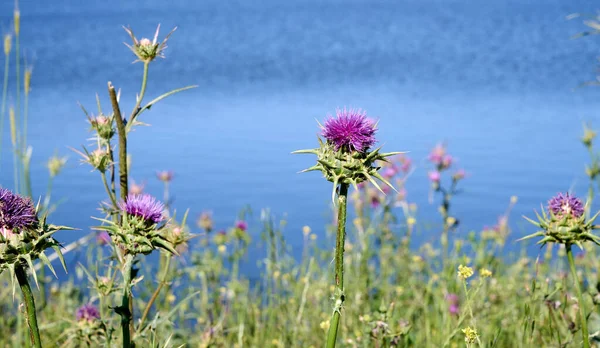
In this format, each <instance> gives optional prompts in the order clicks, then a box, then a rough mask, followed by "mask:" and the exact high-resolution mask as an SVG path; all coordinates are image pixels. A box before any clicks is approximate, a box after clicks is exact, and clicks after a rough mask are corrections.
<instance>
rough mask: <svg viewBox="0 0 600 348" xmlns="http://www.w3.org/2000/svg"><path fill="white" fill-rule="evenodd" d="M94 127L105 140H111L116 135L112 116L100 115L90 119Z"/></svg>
mask: <svg viewBox="0 0 600 348" xmlns="http://www.w3.org/2000/svg"><path fill="white" fill-rule="evenodd" d="M89 122H90V124H91V125H92V129H93V130H95V131H96V133H98V136H99V137H100V138H101V139H104V140H110V139H112V137H113V136H114V135H115V129H114V127H113V120H112V118H111V117H106V116H104V115H99V116H97V117H91V118H90V119H89Z"/></svg>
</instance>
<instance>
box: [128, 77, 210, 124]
mask: <svg viewBox="0 0 600 348" xmlns="http://www.w3.org/2000/svg"><path fill="white" fill-rule="evenodd" d="M196 87H198V86H197V85H192V86H186V87H182V88H178V89H174V90H172V91H170V92H167V93H165V94H162V95H160V96H158V97H156V98H154V99H152V100H151V101H150V102H148V104H146V105H145V106H144V107H142V108H141V109H140V111H138V112H137V113H136V114H135V116H134V117H138V116H139V115H140V114H141V113H142V112H144V111H145V110H147V109H150V108H151V107H152V105H154V104H156V103H158V102H159V101H161V100H163V99H165V98H166V97H168V96H171V95H173V94H175V93H179V92H183V91H185V90H188V89H192V88H196ZM133 121H135V119H134V120H133ZM133 123H134V122H127V127H126V131H127V132H129V131H130V130H131V127H132V126H133Z"/></svg>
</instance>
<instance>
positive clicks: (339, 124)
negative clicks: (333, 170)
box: [322, 108, 377, 152]
mask: <svg viewBox="0 0 600 348" xmlns="http://www.w3.org/2000/svg"><path fill="white" fill-rule="evenodd" d="M376 131H377V129H376V127H375V124H374V122H373V121H371V120H370V119H368V118H367V114H366V112H364V111H362V110H360V109H357V110H354V109H349V110H348V109H346V108H344V109H343V110H341V109H338V110H336V117H331V116H330V117H329V118H328V119H327V120H326V121H325V125H324V126H323V132H322V135H323V137H324V138H325V139H327V141H328V142H330V143H331V144H333V145H334V147H335V149H336V150H340V149H342V150H344V151H347V152H355V151H357V152H366V151H368V150H369V148H370V147H371V146H373V145H374V144H375V142H376V139H375V132H376Z"/></svg>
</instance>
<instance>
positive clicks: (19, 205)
mask: <svg viewBox="0 0 600 348" xmlns="http://www.w3.org/2000/svg"><path fill="white" fill-rule="evenodd" d="M66 229H69V228H67V227H59V226H53V225H48V224H46V217H45V216H44V217H42V218H41V219H38V217H37V212H36V208H35V207H34V205H33V202H32V201H31V199H29V198H25V197H22V196H20V195H18V194H15V193H13V192H11V191H9V190H7V189H5V188H0V273H1V272H2V271H4V270H6V269H8V271H9V272H10V275H11V279H15V278H16V279H17V282H18V284H19V287H20V288H21V292H22V293H23V300H24V303H25V309H26V311H27V324H28V326H29V333H30V338H31V342H32V344H33V345H34V346H35V347H41V339H40V333H39V329H38V325H37V315H36V310H35V301H34V298H33V293H32V291H31V287H30V286H29V280H28V278H27V268H29V269H31V274H32V276H33V279H34V281H35V283H36V284H37V276H36V273H35V269H34V267H33V261H35V260H36V259H40V260H41V261H42V263H43V264H45V265H46V266H48V268H50V270H51V271H52V273H54V275H56V273H55V272H54V268H53V267H52V264H51V263H50V260H49V259H48V257H47V256H46V254H45V253H44V251H45V250H46V249H48V248H53V249H54V250H55V251H56V254H57V255H58V257H59V259H60V260H61V262H62V264H63V267H64V265H65V263H64V259H63V256H62V253H61V251H60V247H59V243H58V242H57V241H56V240H55V239H54V238H52V235H53V234H54V233H55V232H56V231H59V230H66ZM14 286H15V283H14V282H13V295H14V291H15V287H14Z"/></svg>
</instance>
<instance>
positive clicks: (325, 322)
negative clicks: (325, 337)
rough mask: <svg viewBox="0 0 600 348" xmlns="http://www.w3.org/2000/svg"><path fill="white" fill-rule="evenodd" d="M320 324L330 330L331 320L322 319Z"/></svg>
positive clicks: (324, 328) (322, 327)
mask: <svg viewBox="0 0 600 348" xmlns="http://www.w3.org/2000/svg"><path fill="white" fill-rule="evenodd" d="M319 326H320V327H321V329H323V330H325V331H327V330H329V320H324V321H322V322H321V324H319Z"/></svg>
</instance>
